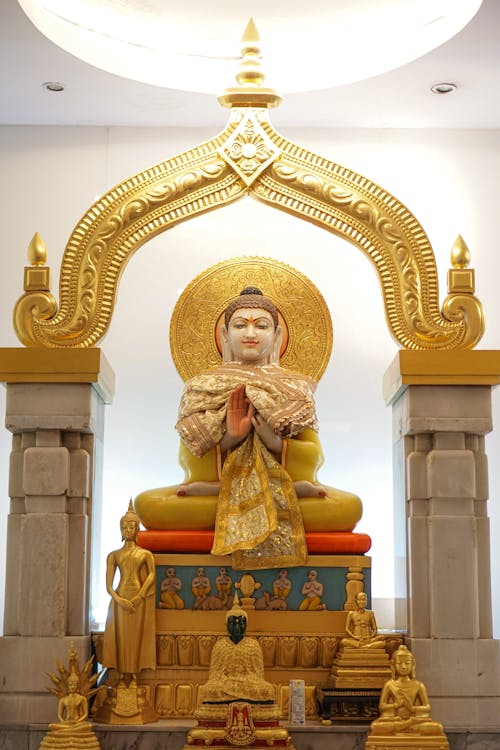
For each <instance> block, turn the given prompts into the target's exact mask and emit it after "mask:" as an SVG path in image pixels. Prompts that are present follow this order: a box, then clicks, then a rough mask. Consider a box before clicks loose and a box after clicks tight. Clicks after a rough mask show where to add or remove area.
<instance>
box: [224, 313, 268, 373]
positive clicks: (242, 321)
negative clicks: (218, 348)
mask: <svg viewBox="0 0 500 750" xmlns="http://www.w3.org/2000/svg"><path fill="white" fill-rule="evenodd" d="M227 338H228V343H229V346H230V348H231V352H232V356H233V360H234V361H235V362H247V363H249V364H254V365H265V364H268V363H269V362H270V358H271V355H272V353H273V348H274V339H275V328H274V321H273V318H272V316H271V313H269V312H268V311H267V310H263V309H262V308H260V307H241V308H239V309H238V310H235V311H234V313H233V314H232V316H231V320H230V321H229V325H228V327H227Z"/></svg>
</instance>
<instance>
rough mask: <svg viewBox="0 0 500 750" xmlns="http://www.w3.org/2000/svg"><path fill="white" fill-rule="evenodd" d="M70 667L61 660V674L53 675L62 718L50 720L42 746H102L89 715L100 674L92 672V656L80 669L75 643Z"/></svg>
mask: <svg viewBox="0 0 500 750" xmlns="http://www.w3.org/2000/svg"><path fill="white" fill-rule="evenodd" d="M69 657H70V665H69V671H68V670H67V669H66V668H65V667H63V666H62V665H61V664H59V676H57V675H55V674H50V675H49V677H50V679H51V680H52V682H53V683H54V685H55V686H56V687H55V688H49V690H50V691H51V692H52V693H54V695H56V696H57V697H58V698H59V704H58V709H57V718H58V722H57V723H56V722H54V723H51V724H49V731H48V733H47V734H46V735H45V737H44V738H43V740H42V742H41V744H40V750H68V748H72V747H75V748H76V747H78V748H82V750H99V747H100V746H99V742H98V740H97V737H96V735H95V734H94V730H93V728H92V724H91V723H90V722H89V721H87V719H88V716H89V704H88V697H89V696H91V695H94V694H95V693H96V691H97V689H96V688H95V687H94V685H95V683H96V681H97V678H98V675H97V674H94V675H92V674H91V668H92V659H90V660H89V661H88V662H87V663H86V664H85V666H84V668H83V669H82V670H80V667H79V664H78V654H77V652H76V649H75V647H74V645H73V643H72V644H71V647H70V651H69Z"/></svg>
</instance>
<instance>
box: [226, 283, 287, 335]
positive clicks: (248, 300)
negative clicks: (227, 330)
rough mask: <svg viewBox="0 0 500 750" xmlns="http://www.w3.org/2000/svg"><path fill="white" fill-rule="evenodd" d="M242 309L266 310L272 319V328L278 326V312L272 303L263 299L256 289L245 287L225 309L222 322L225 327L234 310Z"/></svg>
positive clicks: (265, 298) (262, 295) (254, 287)
mask: <svg viewBox="0 0 500 750" xmlns="http://www.w3.org/2000/svg"><path fill="white" fill-rule="evenodd" d="M242 307H260V308H261V309H262V310H267V312H268V313H270V315H271V317H272V319H273V322H274V327H275V328H276V327H277V326H278V323H279V318H278V310H277V309H276V305H275V304H274V302H272V301H271V300H270V299H269V298H268V297H265V296H264V294H263V292H262V291H261V290H260V289H259V288H258V287H256V286H246V287H245V288H244V289H242V290H241V292H240V294H239V296H238V297H235V299H232V300H231V302H230V303H229V304H228V306H227V307H226V311H225V313H224V322H225V324H226V327H227V326H228V325H229V321H230V320H231V316H232V315H233V313H234V312H235V311H236V310H239V309H241V308H242Z"/></svg>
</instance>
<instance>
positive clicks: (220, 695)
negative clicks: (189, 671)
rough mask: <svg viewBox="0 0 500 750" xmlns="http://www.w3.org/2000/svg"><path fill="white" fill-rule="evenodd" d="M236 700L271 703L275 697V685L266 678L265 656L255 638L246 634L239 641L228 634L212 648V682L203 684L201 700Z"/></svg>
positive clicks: (214, 701)
mask: <svg viewBox="0 0 500 750" xmlns="http://www.w3.org/2000/svg"><path fill="white" fill-rule="evenodd" d="M235 700H242V701H253V702H257V703H263V702H264V703H268V702H270V701H271V702H273V703H274V701H275V695H274V687H273V686H272V685H271V683H270V682H266V680H265V679H264V659H263V657H262V651H261V648H260V646H259V644H258V642H257V641H256V640H255V638H251V637H249V636H245V637H244V638H243V639H242V640H241V641H240V642H239V643H233V641H232V640H231V639H230V638H229V637H227V636H225V637H223V638H220V639H219V640H218V641H217V642H216V644H215V646H214V647H213V650H212V655H211V658H210V671H209V675H208V682H206V683H205V684H204V685H200V687H199V690H198V701H199V703H223V702H229V701H235Z"/></svg>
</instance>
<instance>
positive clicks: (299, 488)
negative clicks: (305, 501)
mask: <svg viewBox="0 0 500 750" xmlns="http://www.w3.org/2000/svg"><path fill="white" fill-rule="evenodd" d="M293 484H294V486H295V492H296V493H297V497H326V490H325V488H324V487H323V485H321V484H313V482H309V481H307V479H301V480H300V481H298V482H294V483H293Z"/></svg>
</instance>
